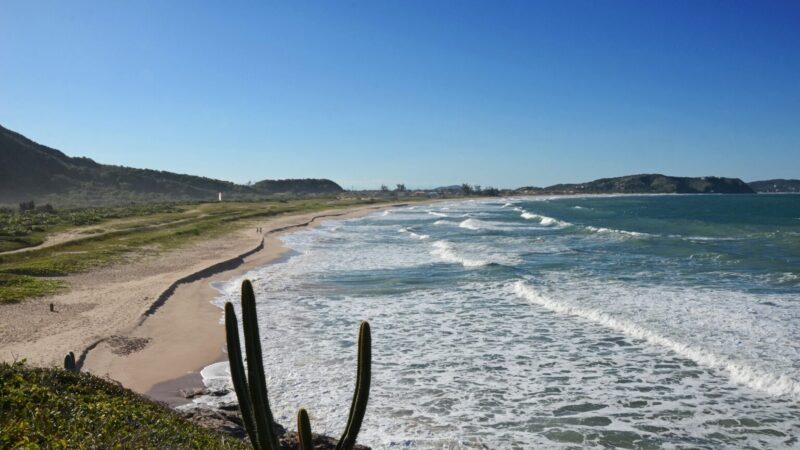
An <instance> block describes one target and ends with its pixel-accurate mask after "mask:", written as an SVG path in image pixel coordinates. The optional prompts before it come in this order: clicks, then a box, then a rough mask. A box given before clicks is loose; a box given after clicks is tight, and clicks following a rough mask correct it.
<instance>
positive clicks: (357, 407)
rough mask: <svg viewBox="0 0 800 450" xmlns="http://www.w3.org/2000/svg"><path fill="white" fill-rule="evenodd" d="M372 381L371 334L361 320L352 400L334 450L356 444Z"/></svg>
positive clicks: (367, 326) (366, 324)
mask: <svg viewBox="0 0 800 450" xmlns="http://www.w3.org/2000/svg"><path fill="white" fill-rule="evenodd" d="M371 381H372V335H371V333H370V329H369V323H368V322H366V321H365V322H361V327H360V328H359V330H358V367H357V368H356V387H355V392H353V402H352V403H351V404H350V417H348V418H347V426H345V428H344V434H342V437H341V438H339V443H338V444H336V450H345V449H351V448H353V446H354V445H355V444H356V437H357V436H358V432H359V430H360V429H361V422H362V421H363V420H364V414H365V413H366V412H367V401H368V400H369V386H370V383H371Z"/></svg>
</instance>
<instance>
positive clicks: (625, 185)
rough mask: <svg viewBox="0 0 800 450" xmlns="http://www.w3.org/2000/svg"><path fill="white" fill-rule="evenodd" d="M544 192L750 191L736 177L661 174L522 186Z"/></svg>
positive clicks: (670, 192) (708, 192)
mask: <svg viewBox="0 0 800 450" xmlns="http://www.w3.org/2000/svg"><path fill="white" fill-rule="evenodd" d="M521 189H523V190H525V191H536V192H541V193H545V194H711V193H714V194H752V193H753V192H754V191H753V189H751V188H750V186H748V185H747V183H745V182H744V181H742V180H740V179H738V178H723V177H695V178H691V177H670V176H666V175H661V174H642V175H628V176H624V177H615V178H601V179H599V180H594V181H590V182H587V183H576V184H556V185H553V186H549V187H546V188H521Z"/></svg>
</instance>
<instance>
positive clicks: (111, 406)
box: [0, 363, 250, 449]
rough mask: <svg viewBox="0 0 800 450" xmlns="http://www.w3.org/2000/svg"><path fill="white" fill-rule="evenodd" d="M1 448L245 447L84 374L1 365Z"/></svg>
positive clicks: (20, 364) (159, 406) (110, 384)
mask: <svg viewBox="0 0 800 450" xmlns="http://www.w3.org/2000/svg"><path fill="white" fill-rule="evenodd" d="M0 448H8V449H39V448H54V449H59V448H62V449H66V448H108V449H117V448H209V449H211V448H215V449H216V448H219V449H247V448H250V446H249V445H246V443H244V442H242V441H240V440H237V439H235V438H232V437H229V436H226V435H222V434H219V433H216V432H213V431H210V430H207V429H205V428H202V427H199V426H197V425H194V424H193V423H191V422H188V421H187V420H185V419H183V418H181V417H180V416H178V415H177V414H176V413H175V412H174V411H172V410H170V409H168V408H167V407H166V406H163V405H161V404H158V403H155V402H152V401H150V400H147V399H145V398H143V397H141V396H139V395H137V394H135V393H134V392H132V391H130V390H128V389H125V388H123V387H121V386H119V385H117V384H115V383H113V382H110V381H106V380H103V379H100V378H98V377H95V376H92V375H89V374H85V373H81V374H76V373H73V372H68V371H66V370H61V369H39V368H30V367H27V366H25V365H24V364H23V363H14V364H8V363H0Z"/></svg>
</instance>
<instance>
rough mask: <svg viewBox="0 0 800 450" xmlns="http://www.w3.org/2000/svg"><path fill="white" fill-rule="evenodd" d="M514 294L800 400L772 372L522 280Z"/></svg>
mask: <svg viewBox="0 0 800 450" xmlns="http://www.w3.org/2000/svg"><path fill="white" fill-rule="evenodd" d="M512 290H513V292H514V293H515V294H516V295H518V296H520V297H522V298H524V299H526V300H528V301H530V302H531V303H534V304H536V305H539V306H541V307H543V308H546V309H548V310H550V311H553V312H555V313H558V314H563V315H567V316H574V317H579V318H581V319H584V320H588V321H590V322H592V323H596V324H598V325H602V326H604V327H606V328H610V329H612V330H614V331H617V332H619V333H622V334H624V335H626V336H628V337H631V338H633V339H640V340H643V341H646V342H647V343H649V344H651V345H656V346H659V347H664V348H667V349H669V350H671V351H672V352H674V353H676V354H678V355H680V356H682V357H684V358H688V359H691V360H692V361H694V362H696V363H698V364H701V365H704V366H706V367H711V368H713V369H717V370H721V371H723V372H725V373H726V374H727V375H728V377H729V378H730V379H731V381H734V382H736V383H738V384H741V385H745V386H747V387H749V388H752V389H755V390H758V391H761V392H764V393H767V394H770V395H788V396H791V397H792V398H794V399H795V400H800V384H798V382H797V381H795V380H793V379H792V378H791V377H789V376H788V375H785V374H781V373H774V372H768V371H764V370H761V369H758V368H755V367H750V366H748V365H746V364H743V363H740V362H736V361H732V360H731V359H729V358H727V357H724V356H720V355H715V354H714V353H712V352H710V351H708V350H707V349H704V348H702V347H699V346H693V345H690V344H685V343H682V342H677V341H675V340H672V339H670V338H667V337H665V336H662V335H661V334H659V333H657V332H655V331H653V330H650V329H648V328H645V327H642V326H640V325H638V324H636V323H633V322H631V321H628V320H625V319H620V318H617V317H614V316H612V315H611V314H608V313H605V312H602V311H599V310H596V309H592V308H581V307H577V306H573V305H570V304H567V303H564V302H560V301H557V300H553V299H551V298H549V297H547V296H545V295H543V294H542V293H540V292H538V291H537V290H536V289H534V288H533V287H532V286H530V285H529V284H527V283H525V282H524V281H522V280H519V281H516V282H514V283H513V286H512Z"/></svg>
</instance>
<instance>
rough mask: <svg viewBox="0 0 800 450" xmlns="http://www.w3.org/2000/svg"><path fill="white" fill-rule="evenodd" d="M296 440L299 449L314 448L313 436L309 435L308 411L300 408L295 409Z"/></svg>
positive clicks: (310, 449) (311, 449)
mask: <svg viewBox="0 0 800 450" xmlns="http://www.w3.org/2000/svg"><path fill="white" fill-rule="evenodd" d="M297 440H298V443H299V447H300V450H314V438H312V437H311V422H309V420H308V413H307V412H306V410H305V409H303V408H300V411H297Z"/></svg>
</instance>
